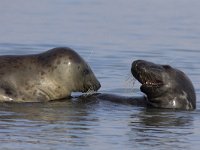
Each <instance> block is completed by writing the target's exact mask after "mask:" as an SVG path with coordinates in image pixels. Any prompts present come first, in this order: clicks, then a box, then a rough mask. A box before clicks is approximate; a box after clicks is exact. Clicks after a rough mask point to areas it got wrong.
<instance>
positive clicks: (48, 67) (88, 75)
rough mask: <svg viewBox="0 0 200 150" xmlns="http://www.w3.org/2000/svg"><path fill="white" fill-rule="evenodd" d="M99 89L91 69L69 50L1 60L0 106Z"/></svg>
mask: <svg viewBox="0 0 200 150" xmlns="http://www.w3.org/2000/svg"><path fill="white" fill-rule="evenodd" d="M100 87H101V85H100V83H99V81H98V80H97V78H96V77H95V75H94V73H93V72H92V70H91V68H90V66H89V65H88V64H87V63H86V62H85V60H84V59H83V58H82V57H81V56H80V55H79V54H78V53H76V52H75V51H74V50H72V49H70V48H68V47H60V48H54V49H51V50H48V51H46V52H43V53H40V54H31V55H4V56H0V102H46V101H51V100H57V99H62V98H66V97H70V95H71V93H72V92H87V91H90V90H93V91H97V90H98V89H99V88H100Z"/></svg>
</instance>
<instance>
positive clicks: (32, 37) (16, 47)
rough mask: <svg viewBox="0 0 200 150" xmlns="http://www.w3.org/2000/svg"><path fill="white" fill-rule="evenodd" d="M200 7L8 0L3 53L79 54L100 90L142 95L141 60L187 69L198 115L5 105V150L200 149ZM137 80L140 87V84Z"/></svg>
mask: <svg viewBox="0 0 200 150" xmlns="http://www.w3.org/2000/svg"><path fill="white" fill-rule="evenodd" d="M199 7H200V2H199V1H197V0H190V1H188V0H168V1H164V0H151V1H147V0H125V1H120V0H109V1H106V0H95V1H93V0H85V1H81V0H67V1H64V0H57V1H54V0H43V1H39V0H34V1H26V0H18V1H15V2H13V1H11V0H6V1H1V5H0V22H1V26H0V35H1V36H0V54H1V55H5V54H16V55H19V54H32V53H39V52H43V51H45V50H48V49H50V48H54V47H59V46H68V47H71V48H73V49H75V50H76V51H77V52H78V53H79V54H80V55H81V56H82V57H83V58H84V59H85V60H86V61H87V62H88V63H89V64H90V66H91V67H92V69H93V71H94V72H95V74H96V76H97V78H98V79H99V81H100V82H101V85H102V87H101V89H100V91H99V92H106V93H115V94H119V95H125V96H134V95H142V93H141V92H140V90H139V86H140V85H139V83H138V82H135V81H134V79H133V78H132V76H131V73H130V67H131V63H132V61H133V60H136V59H145V60H148V61H153V62H155V63H161V64H170V65H172V66H174V67H176V68H179V69H181V70H182V71H184V72H185V73H186V74H187V75H188V76H189V77H190V79H191V80H192V82H193V84H194V86H195V90H196V94H197V109H196V110H195V111H171V110H160V109H146V108H143V107H134V106H130V105H122V104H115V103H111V102H101V101H100V102H99V101H80V100H78V99H72V100H69V101H61V102H60V101H59V102H52V103H47V104H40V103H37V104H34V103H28V104H9V105H8V104H3V105H1V106H0V148H1V149H16V150H18V149H20V150H21V149H43V150H50V149H74V150H76V149H77V150H80V149H87V150H90V149H91V150H94V149H95V150H96V149H99V150H103V149H116V150H121V149H127V150H129V149H137V150H138V149H149V147H151V148H153V149H159V150H166V149H167V150H168V149H172V150H173V149H176V150H177V149H180V150H182V149H194V150H195V149H199V140H200V128H199V127H200V121H199V120H200V117H199V116H200V115H199V114H200V110H199V107H200V104H199V95H200V85H199V83H200V78H199V77H200V67H199V64H200V59H199V57H200V42H199V41H200V10H199ZM133 82H134V85H133Z"/></svg>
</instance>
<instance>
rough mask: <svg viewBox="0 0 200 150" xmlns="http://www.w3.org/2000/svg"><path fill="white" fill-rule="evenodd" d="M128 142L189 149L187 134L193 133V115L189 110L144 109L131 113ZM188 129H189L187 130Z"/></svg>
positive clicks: (164, 147)
mask: <svg viewBox="0 0 200 150" xmlns="http://www.w3.org/2000/svg"><path fill="white" fill-rule="evenodd" d="M131 119H132V121H130V122H129V126H130V128H131V132H130V133H129V137H130V142H133V143H134V144H138V145H139V144H142V145H144V146H146V147H149V146H151V147H152V148H160V147H162V148H163V149H167V148H170V149H185V148H186V149H187V148H188V149H189V148H190V147H189V145H190V141H189V140H188V138H187V137H188V136H190V135H192V134H193V131H192V129H193V120H194V119H193V116H192V115H191V114H190V112H177V111H176V112H175V111H174V112H173V111H171V110H159V109H145V110H144V111H142V112H140V113H138V114H133V115H131ZM189 129H190V130H189Z"/></svg>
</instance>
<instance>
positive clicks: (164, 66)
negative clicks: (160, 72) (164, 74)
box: [163, 65, 171, 69]
mask: <svg viewBox="0 0 200 150" xmlns="http://www.w3.org/2000/svg"><path fill="white" fill-rule="evenodd" d="M163 68H165V69H170V68H171V66H169V65H163Z"/></svg>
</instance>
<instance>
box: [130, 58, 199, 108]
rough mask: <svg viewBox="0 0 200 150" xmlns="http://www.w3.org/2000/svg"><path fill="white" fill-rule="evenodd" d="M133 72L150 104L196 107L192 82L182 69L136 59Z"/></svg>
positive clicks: (160, 106)
mask: <svg viewBox="0 0 200 150" xmlns="http://www.w3.org/2000/svg"><path fill="white" fill-rule="evenodd" d="M131 72H132V74H133V76H134V77H135V78H136V79H137V80H138V81H139V82H140V83H141V84H142V86H141V88H140V89H141V91H142V92H144V93H145V94H146V96H147V102H148V104H149V105H151V106H153V107H157V108H173V109H185V110H191V109H195V108H196V95H195V90H194V87H193V84H192V82H191V81H190V79H189V78H188V77H187V76H186V75H185V73H183V72H182V71H180V70H178V69H176V68H173V67H171V66H169V65H160V64H155V63H152V62H149V61H144V60H136V61H134V62H133V63H132V68H131Z"/></svg>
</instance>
